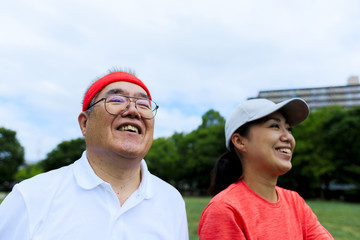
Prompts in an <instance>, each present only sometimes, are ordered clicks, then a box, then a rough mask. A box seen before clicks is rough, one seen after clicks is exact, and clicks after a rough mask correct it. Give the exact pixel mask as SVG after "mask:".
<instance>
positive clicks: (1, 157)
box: [0, 127, 25, 183]
mask: <svg viewBox="0 0 360 240" xmlns="http://www.w3.org/2000/svg"><path fill="white" fill-rule="evenodd" d="M24 162H25V160H24V148H23V147H22V146H21V144H20V143H19V141H18V140H17V138H16V132H14V131H12V130H9V129H6V128H3V127H2V128H0V183H1V182H4V181H13V180H14V175H15V173H16V172H17V170H18V168H19V166H21V165H22V164H24Z"/></svg>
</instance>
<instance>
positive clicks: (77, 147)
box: [41, 138, 86, 171]
mask: <svg viewBox="0 0 360 240" xmlns="http://www.w3.org/2000/svg"><path fill="white" fill-rule="evenodd" d="M85 149H86V144H85V140H84V138H77V139H74V140H70V141H64V142H61V143H60V144H58V145H57V146H56V148H55V149H54V150H52V151H51V152H49V153H48V154H47V156H46V158H45V159H44V160H43V161H42V162H41V166H42V167H43V169H44V171H50V170H53V169H56V168H60V167H63V166H66V165H69V164H71V163H73V162H75V161H76V160H77V159H79V158H80V157H81V155H82V153H83V151H84V150H85Z"/></svg>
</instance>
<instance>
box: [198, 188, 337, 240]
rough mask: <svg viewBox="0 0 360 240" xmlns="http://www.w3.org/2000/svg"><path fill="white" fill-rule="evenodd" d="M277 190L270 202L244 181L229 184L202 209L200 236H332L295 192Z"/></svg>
mask: <svg viewBox="0 0 360 240" xmlns="http://www.w3.org/2000/svg"><path fill="white" fill-rule="evenodd" d="M276 192H277V194H278V201H277V202H276V203H272V202H269V201H267V200H266V199H264V198H262V197H260V196H259V195H258V194H256V193H255V192H254V191H253V190H252V189H251V188H250V187H248V186H247V185H246V183H245V182H244V181H239V182H237V183H234V184H232V185H230V186H229V187H228V188H226V189H225V190H224V191H222V192H220V193H219V194H217V195H216V196H215V197H214V198H213V199H212V200H211V201H210V203H209V204H208V206H207V207H206V208H205V209H204V211H203V213H202V215H201V218H200V223H199V237H200V240H207V239H211V240H216V239H221V240H227V239H229V240H230V239H231V240H238V239H247V240H250V239H256V240H261V239H264V240H272V239H274V240H285V239H286V240H288V239H301V240H304V239H307V240H310V239H311V240H312V239H333V237H332V236H331V235H330V233H329V232H328V231H327V230H326V229H325V228H324V227H323V226H322V225H321V224H320V222H319V221H318V220H317V217H316V216H315V214H314V213H313V212H312V211H311V209H310V207H309V206H308V205H307V204H306V203H305V201H304V199H303V198H302V197H300V196H299V194H298V193H296V192H294V191H290V190H286V189H283V188H280V187H276Z"/></svg>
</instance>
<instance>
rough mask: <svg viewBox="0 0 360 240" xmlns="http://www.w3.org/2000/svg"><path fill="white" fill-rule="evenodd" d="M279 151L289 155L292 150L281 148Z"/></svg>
mask: <svg viewBox="0 0 360 240" xmlns="http://www.w3.org/2000/svg"><path fill="white" fill-rule="evenodd" d="M278 151H279V152H283V153H287V154H291V150H290V149H288V148H279V149H278Z"/></svg>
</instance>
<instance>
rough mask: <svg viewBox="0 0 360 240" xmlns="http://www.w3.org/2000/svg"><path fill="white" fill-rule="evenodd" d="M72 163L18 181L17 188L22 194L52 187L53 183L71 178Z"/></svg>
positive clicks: (42, 190) (47, 189)
mask: <svg viewBox="0 0 360 240" xmlns="http://www.w3.org/2000/svg"><path fill="white" fill-rule="evenodd" d="M71 174H72V164H71V165H68V166H64V167H61V168H58V169H54V170H50V171H48V172H44V173H40V174H38V175H36V176H34V177H32V178H29V179H26V180H24V181H22V182H20V183H19V184H17V185H18V189H19V190H20V191H21V192H22V193H23V194H31V193H33V192H46V191H49V190H50V189H54V187H55V185H57V184H62V183H64V182H66V180H67V179H68V178H71V176H70V175H71Z"/></svg>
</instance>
